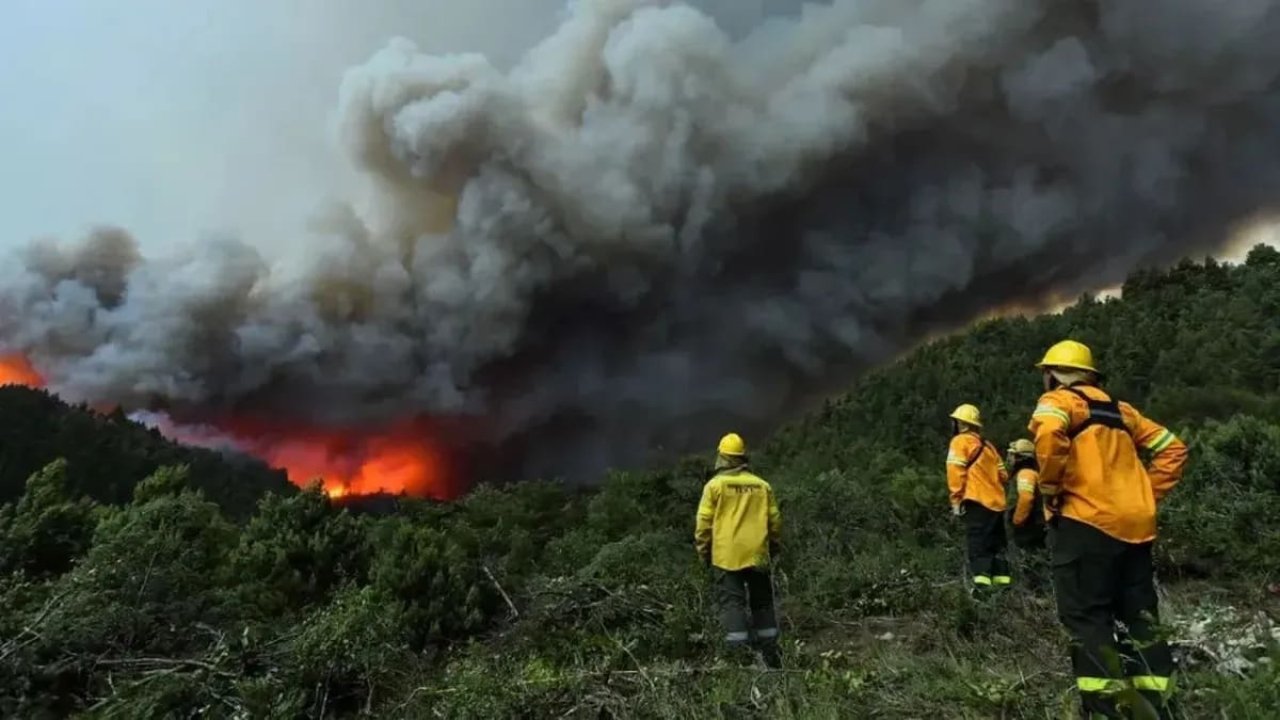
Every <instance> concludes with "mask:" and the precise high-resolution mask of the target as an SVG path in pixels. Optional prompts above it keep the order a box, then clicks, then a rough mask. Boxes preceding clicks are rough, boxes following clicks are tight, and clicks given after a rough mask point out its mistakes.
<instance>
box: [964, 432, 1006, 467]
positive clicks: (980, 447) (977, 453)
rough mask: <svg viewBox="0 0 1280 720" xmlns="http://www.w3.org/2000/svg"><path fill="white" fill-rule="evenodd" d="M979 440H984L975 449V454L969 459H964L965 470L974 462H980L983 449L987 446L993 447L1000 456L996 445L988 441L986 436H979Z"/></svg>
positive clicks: (997, 455) (993, 450) (992, 449)
mask: <svg viewBox="0 0 1280 720" xmlns="http://www.w3.org/2000/svg"><path fill="white" fill-rule="evenodd" d="M979 440H981V441H982V442H980V443H978V449H977V450H975V451H973V454H972V455H970V456H969V459H967V460H965V461H964V469H965V470H968V469H969V468H970V467H971V466H972V465H973V464H974V463H976V462H978V458H980V457H982V451H983V450H985V449H987V448H991V451H992V452H994V453H995V454H996V457H999V456H1000V453H999V452H998V451H997V450H996V448H995V446H994V445H992V444H991V443H989V442H987V441H986V439H984V438H979Z"/></svg>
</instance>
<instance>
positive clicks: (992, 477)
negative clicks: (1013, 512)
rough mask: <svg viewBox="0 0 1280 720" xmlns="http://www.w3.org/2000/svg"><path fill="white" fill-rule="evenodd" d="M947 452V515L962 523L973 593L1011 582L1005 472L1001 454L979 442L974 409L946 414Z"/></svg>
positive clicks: (979, 424) (977, 414)
mask: <svg viewBox="0 0 1280 720" xmlns="http://www.w3.org/2000/svg"><path fill="white" fill-rule="evenodd" d="M951 423H952V433H953V436H952V438H951V446H950V447H949V448H948V450H947V487H948V488H949V489H950V491H951V512H952V514H954V515H960V516H963V517H964V520H965V535H966V537H967V540H968V543H967V545H968V547H967V553H966V554H967V556H968V559H969V576H970V578H971V579H972V581H973V588H974V589H975V590H980V589H986V588H989V587H992V586H997V587H1003V586H1006V585H1008V584H1009V583H1011V582H1013V578H1012V576H1010V574H1009V561H1008V560H1007V559H1006V558H1005V549H1006V545H1007V541H1006V538H1005V532H1004V511H1005V506H1006V503H1005V491H1004V488H1005V482H1006V481H1008V479H1009V474H1008V472H1007V471H1006V470H1005V466H1004V460H1002V459H1001V458H1000V452H999V451H998V450H996V449H995V447H994V446H992V445H991V443H989V442H987V441H986V440H984V439H983V438H982V435H981V431H982V415H981V413H980V412H979V411H978V408H977V407H975V406H973V405H968V404H966V405H961V406H960V407H958V408H956V409H955V411H954V412H953V413H951Z"/></svg>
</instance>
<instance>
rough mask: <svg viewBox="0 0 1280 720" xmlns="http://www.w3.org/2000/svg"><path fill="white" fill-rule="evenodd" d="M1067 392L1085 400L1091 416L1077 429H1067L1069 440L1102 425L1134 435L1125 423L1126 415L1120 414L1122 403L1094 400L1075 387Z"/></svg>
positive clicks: (1076, 427) (1077, 426)
mask: <svg viewBox="0 0 1280 720" xmlns="http://www.w3.org/2000/svg"><path fill="white" fill-rule="evenodd" d="M1065 390H1066V391H1067V392H1069V393H1071V394H1073V395H1075V396H1076V397H1078V398H1080V399H1081V400H1084V401H1085V403H1086V404H1087V405H1088V406H1089V416H1088V417H1086V418H1085V420H1084V422H1082V423H1080V424H1079V425H1076V426H1075V427H1070V428H1067V437H1068V438H1069V439H1071V440H1074V439H1075V438H1076V436H1077V435H1079V434H1080V433H1082V432H1084V431H1085V430H1087V429H1089V428H1091V427H1093V426H1094V425H1101V426H1103V427H1107V428H1111V429H1112V430H1120V431H1121V432H1124V433H1126V434H1128V435H1130V436H1132V435H1133V432H1132V431H1131V430H1130V429H1129V426H1128V425H1126V424H1125V422H1124V415H1123V414H1121V412H1120V403H1118V402H1116V401H1115V400H1094V399H1093V398H1091V397H1089V396H1088V395H1086V394H1084V393H1083V392H1081V391H1079V390H1077V389H1075V388H1073V387H1069V388H1065Z"/></svg>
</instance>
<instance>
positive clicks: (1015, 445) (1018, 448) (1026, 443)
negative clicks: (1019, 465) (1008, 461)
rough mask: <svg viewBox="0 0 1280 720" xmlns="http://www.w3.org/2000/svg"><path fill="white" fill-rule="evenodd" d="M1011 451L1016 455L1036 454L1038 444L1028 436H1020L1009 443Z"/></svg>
mask: <svg viewBox="0 0 1280 720" xmlns="http://www.w3.org/2000/svg"><path fill="white" fill-rule="evenodd" d="M1009 452H1011V453H1013V454H1014V455H1034V454H1035V452H1036V445H1035V443H1033V442H1031V441H1030V440H1027V439H1026V438H1018V439H1017V440H1014V441H1013V442H1012V443H1009Z"/></svg>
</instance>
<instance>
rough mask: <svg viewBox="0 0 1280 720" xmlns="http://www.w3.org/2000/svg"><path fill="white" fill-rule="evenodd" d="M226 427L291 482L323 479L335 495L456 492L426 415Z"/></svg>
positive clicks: (447, 495) (447, 496)
mask: <svg viewBox="0 0 1280 720" xmlns="http://www.w3.org/2000/svg"><path fill="white" fill-rule="evenodd" d="M222 427H223V428H224V429H225V430H226V431H227V432H229V433H230V434H231V435H232V436H233V437H235V438H236V439H237V440H239V441H240V442H241V443H243V445H244V447H245V449H246V450H247V451H248V452H249V453H250V454H251V455H254V456H256V457H258V458H260V459H262V460H263V461H265V462H266V463H267V464H269V465H272V466H274V467H278V468H281V469H283V470H284V471H285V473H286V474H287V475H288V477H289V480H290V482H292V483H294V484H295V485H299V486H303V487H305V486H307V485H308V484H310V483H312V482H314V481H316V480H319V481H320V482H321V485H322V487H323V488H324V491H325V492H326V493H327V494H328V495H329V496H330V497H333V498H339V497H344V496H348V495H372V494H376V493H389V494H392V495H400V494H404V495H412V496H415V497H431V498H435V499H437V500H451V499H453V498H455V497H457V495H458V489H457V488H456V487H455V486H454V484H453V482H452V480H453V478H452V477H451V473H450V472H449V463H448V462H447V458H446V455H445V453H444V451H443V449H442V448H441V447H440V446H439V445H437V444H436V443H434V442H433V441H432V439H431V438H432V432H431V428H430V427H429V426H428V423H427V422H425V421H423V420H410V421H402V422H399V423H396V424H394V425H391V426H388V427H381V428H377V429H365V430H351V429H345V428H344V429H333V428H309V427H300V426H290V425H283V424H278V423H271V424H267V423H263V422H261V421H245V420H231V421H228V422H225V423H222Z"/></svg>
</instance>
